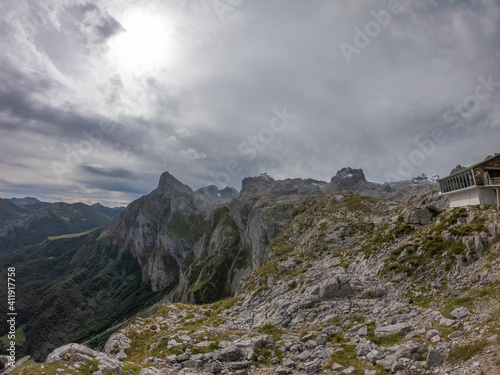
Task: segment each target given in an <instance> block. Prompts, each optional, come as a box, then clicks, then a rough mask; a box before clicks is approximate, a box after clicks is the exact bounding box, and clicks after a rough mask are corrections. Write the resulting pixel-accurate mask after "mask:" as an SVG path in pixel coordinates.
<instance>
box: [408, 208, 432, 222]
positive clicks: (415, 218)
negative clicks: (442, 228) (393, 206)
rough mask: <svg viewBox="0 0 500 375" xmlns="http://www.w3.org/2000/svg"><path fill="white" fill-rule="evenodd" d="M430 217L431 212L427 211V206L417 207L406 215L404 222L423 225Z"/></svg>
mask: <svg viewBox="0 0 500 375" xmlns="http://www.w3.org/2000/svg"><path fill="white" fill-rule="evenodd" d="M431 219H432V212H431V211H429V209H428V208H427V207H424V208H417V209H416V210H413V211H411V212H409V213H408V215H407V216H406V222H407V223H408V224H420V225H425V224H429V223H430V222H431Z"/></svg>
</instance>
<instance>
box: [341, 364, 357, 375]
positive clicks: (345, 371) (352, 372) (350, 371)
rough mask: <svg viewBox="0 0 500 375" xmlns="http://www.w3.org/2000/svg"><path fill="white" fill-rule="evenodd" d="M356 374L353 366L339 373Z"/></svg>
mask: <svg viewBox="0 0 500 375" xmlns="http://www.w3.org/2000/svg"><path fill="white" fill-rule="evenodd" d="M357 373H358V372H357V371H356V369H355V368H354V367H353V366H350V367H348V368H346V369H345V370H343V371H342V372H341V374H342V375H355V374H357Z"/></svg>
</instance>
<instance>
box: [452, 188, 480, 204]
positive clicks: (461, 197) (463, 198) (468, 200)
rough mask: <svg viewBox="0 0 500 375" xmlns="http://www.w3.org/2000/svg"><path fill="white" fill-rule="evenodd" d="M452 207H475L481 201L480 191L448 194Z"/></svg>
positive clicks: (473, 190)
mask: <svg viewBox="0 0 500 375" xmlns="http://www.w3.org/2000/svg"><path fill="white" fill-rule="evenodd" d="M448 198H449V200H450V207H464V206H475V205H477V204H481V202H480V201H479V189H477V188H476V189H467V190H465V191H457V192H455V193H450V194H448Z"/></svg>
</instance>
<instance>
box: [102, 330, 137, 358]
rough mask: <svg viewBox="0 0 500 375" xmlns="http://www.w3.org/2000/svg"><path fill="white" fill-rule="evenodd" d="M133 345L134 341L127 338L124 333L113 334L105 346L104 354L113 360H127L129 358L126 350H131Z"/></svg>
mask: <svg viewBox="0 0 500 375" xmlns="http://www.w3.org/2000/svg"><path fill="white" fill-rule="evenodd" d="M131 343H132V340H131V339H129V338H128V337H127V336H125V335H124V334H123V333H121V332H116V333H113V334H112V335H111V336H110V337H109V339H108V341H107V342H106V345H105V346H104V353H106V354H107V355H109V356H110V357H111V358H116V359H119V360H122V359H125V358H127V355H126V354H125V349H127V348H130V344H131Z"/></svg>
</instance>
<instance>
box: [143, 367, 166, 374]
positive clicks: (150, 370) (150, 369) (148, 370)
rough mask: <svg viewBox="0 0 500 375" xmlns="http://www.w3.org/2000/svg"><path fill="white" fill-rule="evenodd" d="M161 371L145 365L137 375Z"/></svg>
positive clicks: (159, 372)
mask: <svg viewBox="0 0 500 375" xmlns="http://www.w3.org/2000/svg"><path fill="white" fill-rule="evenodd" d="M160 374H161V371H160V370H158V369H157V368H154V367H146V368H143V369H142V370H141V372H140V373H139V375H160Z"/></svg>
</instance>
